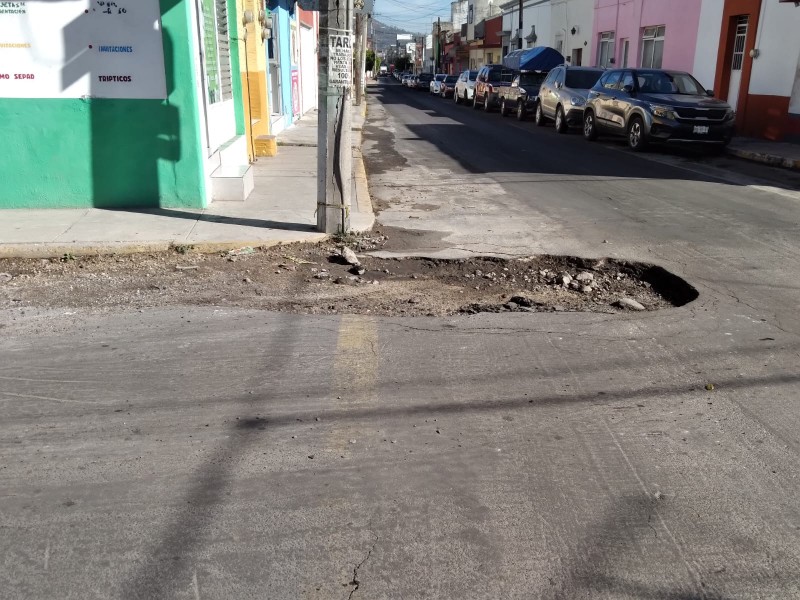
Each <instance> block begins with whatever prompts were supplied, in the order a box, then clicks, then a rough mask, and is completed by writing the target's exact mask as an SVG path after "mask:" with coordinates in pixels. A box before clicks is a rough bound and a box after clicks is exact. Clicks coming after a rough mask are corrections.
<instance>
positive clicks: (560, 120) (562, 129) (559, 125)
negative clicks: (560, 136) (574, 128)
mask: <svg viewBox="0 0 800 600" xmlns="http://www.w3.org/2000/svg"><path fill="white" fill-rule="evenodd" d="M556 131H557V132H558V133H567V119H566V117H565V116H564V109H563V108H561V107H560V106H559V107H558V108H556Z"/></svg>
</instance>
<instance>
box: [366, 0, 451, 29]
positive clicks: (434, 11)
mask: <svg viewBox="0 0 800 600" xmlns="http://www.w3.org/2000/svg"><path fill="white" fill-rule="evenodd" d="M451 1H452V0H375V13H374V17H375V19H377V20H378V21H380V22H381V23H385V24H386V25H392V26H393V27H400V28H401V29H405V30H408V31H409V32H411V33H428V32H430V30H431V24H432V23H433V22H434V21H435V20H436V17H441V18H442V21H449V20H450V2H451Z"/></svg>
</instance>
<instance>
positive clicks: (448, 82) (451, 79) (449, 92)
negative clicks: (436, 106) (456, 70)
mask: <svg viewBox="0 0 800 600" xmlns="http://www.w3.org/2000/svg"><path fill="white" fill-rule="evenodd" d="M457 82H458V75H448V76H447V77H445V78H444V79H443V80H442V82H441V83H440V84H439V95H440V96H441V97H442V98H451V97H452V96H453V94H454V93H455V91H456V83H457Z"/></svg>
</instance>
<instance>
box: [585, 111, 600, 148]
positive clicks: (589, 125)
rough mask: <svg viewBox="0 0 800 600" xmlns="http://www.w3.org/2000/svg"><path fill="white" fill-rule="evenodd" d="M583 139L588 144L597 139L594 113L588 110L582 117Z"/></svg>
mask: <svg viewBox="0 0 800 600" xmlns="http://www.w3.org/2000/svg"><path fill="white" fill-rule="evenodd" d="M583 137H584V138H586V139H587V140H589V141H590V142H592V141H594V140H596V139H597V124H596V123H595V120H594V113H593V112H592V111H590V110H587V111H586V112H585V113H584V115H583Z"/></svg>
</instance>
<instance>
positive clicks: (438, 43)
mask: <svg viewBox="0 0 800 600" xmlns="http://www.w3.org/2000/svg"><path fill="white" fill-rule="evenodd" d="M441 59H442V18H441V17H436V72H437V73H441V72H442V60H441Z"/></svg>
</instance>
